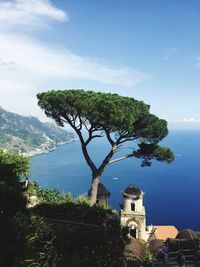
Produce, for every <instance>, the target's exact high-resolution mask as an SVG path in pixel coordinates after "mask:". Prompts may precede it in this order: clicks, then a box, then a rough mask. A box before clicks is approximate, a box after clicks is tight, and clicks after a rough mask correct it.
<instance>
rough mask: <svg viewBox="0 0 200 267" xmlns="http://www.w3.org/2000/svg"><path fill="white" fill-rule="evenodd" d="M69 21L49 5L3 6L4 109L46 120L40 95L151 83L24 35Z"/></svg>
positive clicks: (19, 2) (0, 66) (0, 70)
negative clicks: (53, 91)
mask: <svg viewBox="0 0 200 267" xmlns="http://www.w3.org/2000/svg"><path fill="white" fill-rule="evenodd" d="M67 19H68V14H67V13H66V12H64V11H63V10H60V9H58V8H57V7H55V6H54V5H53V4H52V3H51V2H50V1H49V0H13V1H1V0H0V106H2V107H5V108H7V109H8V110H11V111H15V112H19V113H21V114H32V115H38V116H40V117H41V113H42V112H40V109H39V108H38V107H37V99H36V93H37V92H39V91H44V90H50V89H65V88H69V87H71V88H72V87H73V88H77V87H79V88H80V87H81V88H84V84H87V85H88V84H89V85H92V87H93V85H95V86H96V85H98V86H99V88H101V86H102V85H104V88H105V85H109V86H116V87H120V88H127V87H129V88H132V87H134V86H135V85H137V84H138V83H140V82H143V81H144V80H147V79H151V78H152V76H150V75H146V74H144V73H142V72H140V71H137V70H134V69H131V68H127V67H121V66H117V67H116V66H114V65H109V64H107V63H105V62H104V61H102V60H101V59H98V58H96V57H95V58H89V57H84V56H81V55H78V54H75V53H74V52H72V51H70V50H68V49H65V48H61V45H60V44H59V45H58V46H56V47H55V46H54V47H52V46H51V45H49V44H46V43H42V42H41V41H39V40H37V39H33V38H31V31H25V32H24V33H22V31H21V30H23V29H25V28H27V29H29V26H31V27H37V26H38V25H41V27H40V29H43V26H48V25H49V22H51V21H52V20H54V21H66V20H67ZM2 25H4V28H2ZM16 26H17V27H16ZM27 26H28V27H27ZM31 29H32V28H31ZM80 85H81V86H80ZM95 86H94V87H95ZM98 86H96V87H98ZM86 88H88V86H87V87H86ZM88 89H91V88H88ZM93 89H94V88H93Z"/></svg>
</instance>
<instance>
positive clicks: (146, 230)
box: [121, 184, 152, 241]
mask: <svg viewBox="0 0 200 267" xmlns="http://www.w3.org/2000/svg"><path fill="white" fill-rule="evenodd" d="M143 197H144V192H142V191H140V189H139V188H138V187H136V186H135V185H132V184H131V185H129V186H128V187H127V188H126V190H125V191H124V193H123V199H124V203H123V208H122V209H121V225H122V226H123V227H128V229H129V237H130V238H136V239H141V240H144V241H147V240H148V239H149V235H150V233H151V232H152V226H148V227H146V212H145V207H144V206H143Z"/></svg>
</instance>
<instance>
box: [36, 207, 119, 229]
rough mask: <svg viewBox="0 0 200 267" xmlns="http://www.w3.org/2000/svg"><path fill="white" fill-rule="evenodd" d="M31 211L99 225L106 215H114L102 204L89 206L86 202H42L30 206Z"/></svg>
mask: <svg viewBox="0 0 200 267" xmlns="http://www.w3.org/2000/svg"><path fill="white" fill-rule="evenodd" d="M32 212H34V213H35V214H38V215H40V216H42V217H46V218H53V219H62V220H70V221H76V222H85V223H90V224H99V225H101V224H102V223H103V222H104V220H105V219H106V218H107V216H108V215H114V214H115V213H114V212H113V211H112V209H109V208H104V207H103V206H99V205H94V206H89V205H88V203H85V202H82V203H75V202H65V203H42V204H39V205H37V206H36V207H33V208H32Z"/></svg>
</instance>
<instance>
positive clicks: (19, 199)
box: [0, 151, 152, 267]
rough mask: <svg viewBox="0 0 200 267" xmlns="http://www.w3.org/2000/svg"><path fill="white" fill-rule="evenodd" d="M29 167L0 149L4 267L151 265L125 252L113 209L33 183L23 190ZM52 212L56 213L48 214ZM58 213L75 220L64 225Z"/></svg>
mask: <svg viewBox="0 0 200 267" xmlns="http://www.w3.org/2000/svg"><path fill="white" fill-rule="evenodd" d="M28 167H29V163H28V160H27V159H26V158H24V157H22V156H19V155H17V154H13V153H12V154H9V153H5V152H2V151H0V237H1V242H0V266H4V267H11V266H12V267H18V266H41V267H43V266H46V267H47V266H49V267H50V266H59V267H62V266H63V267H64V266H68V267H79V266H83V267H86V266H91V267H92V266H97V267H101V266H109V267H112V266H116V267H122V266H124V267H125V266H141V264H143V266H152V264H151V258H148V257H147V256H146V254H145V255H144V257H141V258H138V257H133V256H131V255H125V254H124V247H125V244H126V242H127V240H126V233H125V232H124V231H122V229H121V227H120V224H119V221H118V220H116V219H112V218H109V216H110V215H113V214H114V215H115V212H114V211H112V210H111V209H110V208H107V207H101V206H90V205H89V202H88V201H87V200H86V199H85V198H84V197H83V196H79V197H78V198H76V199H72V197H71V195H70V194H66V195H61V194H60V193H59V192H58V191H57V190H46V189H41V188H40V187H39V186H38V185H37V184H35V183H34V184H31V185H29V186H28V188H25V187H24V182H23V180H22V179H23V177H26V176H27V173H28ZM30 195H37V196H38V198H39V201H40V204H39V205H38V206H36V207H35V208H33V209H32V210H33V211H34V212H32V211H31V210H30V209H28V208H27V198H28V196H30ZM38 209H39V212H38ZM41 210H42V212H43V214H40V212H41ZM49 210H50V212H52V214H51V215H52V216H46V215H47V214H45V212H46V213H48V212H49ZM59 213H61V215H62V216H63V214H65V213H66V214H69V215H71V220H73V221H74V222H72V223H66V222H64V223H63V222H62V221H63V219H66V218H65V217H60V218H59V219H62V220H61V223H60V222H59V221H60V220H58V218H57V217H56V216H58V214H59ZM36 214H37V215H36ZM41 215H42V217H41ZM44 217H45V218H44ZM75 218H76V220H75ZM67 219H68V220H69V219H70V218H69V217H68V218H67ZM83 222H84V223H83ZM85 222H87V224H85ZM88 223H89V224H88ZM91 223H92V224H93V225H91ZM149 264H151V265H149Z"/></svg>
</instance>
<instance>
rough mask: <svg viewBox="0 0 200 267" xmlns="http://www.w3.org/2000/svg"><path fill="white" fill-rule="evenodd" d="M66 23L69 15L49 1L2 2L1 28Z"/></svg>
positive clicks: (23, 0)
mask: <svg viewBox="0 0 200 267" xmlns="http://www.w3.org/2000/svg"><path fill="white" fill-rule="evenodd" d="M51 20H52V21H66V20H68V14H67V13H66V12H64V11H63V10H60V9H58V8H57V7H55V6H54V5H53V4H52V3H51V2H50V1H49V0H14V1H1V2H0V27H1V28H4V29H5V28H6V29H8V28H12V29H13V28H18V27H24V26H28V27H44V26H47V25H48V23H49V22H50V21H51Z"/></svg>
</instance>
